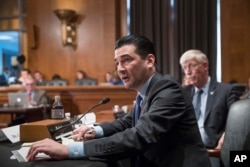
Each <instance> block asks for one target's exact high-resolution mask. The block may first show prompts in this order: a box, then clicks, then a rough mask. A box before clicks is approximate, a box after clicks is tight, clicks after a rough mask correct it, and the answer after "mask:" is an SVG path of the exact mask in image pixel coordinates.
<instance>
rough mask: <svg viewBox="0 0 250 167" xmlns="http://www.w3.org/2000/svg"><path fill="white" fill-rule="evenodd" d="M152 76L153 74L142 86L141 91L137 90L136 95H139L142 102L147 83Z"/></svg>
mask: <svg viewBox="0 0 250 167" xmlns="http://www.w3.org/2000/svg"><path fill="white" fill-rule="evenodd" d="M154 75H155V74H153V75H151V77H149V78H148V80H147V81H146V82H145V83H144V84H143V86H142V88H141V90H139V92H138V93H137V95H140V96H141V97H142V100H144V98H145V96H146V91H147V89H148V86H149V83H150V81H151V79H152V77H153V76H154Z"/></svg>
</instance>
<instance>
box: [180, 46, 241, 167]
mask: <svg viewBox="0 0 250 167" xmlns="http://www.w3.org/2000/svg"><path fill="white" fill-rule="evenodd" d="M180 64H181V67H182V69H183V72H184V74H185V77H186V78H187V79H188V81H189V83H190V84H191V85H188V86H185V87H184V90H185V91H186V92H187V93H188V95H189V96H190V99H193V105H194V107H195V106H196V100H195V99H196V98H197V97H198V92H199V90H202V94H201V98H200V99H201V105H200V107H199V109H198V110H200V114H199V115H198V116H197V121H198V126H199V129H200V133H201V137H202V140H203V143H204V145H205V147H207V148H217V149H220V148H221V145H222V143H223V139H224V131H225V125H226V120H227V115H228V111H229V108H230V106H231V104H232V103H234V102H235V101H237V100H238V99H239V96H238V93H237V90H234V88H233V86H232V85H230V84H224V83H218V82H217V81H216V80H214V79H212V78H211V77H210V76H209V74H208V59H207V57H206V55H205V54H204V53H202V52H201V51H200V50H188V51H186V52H185V53H183V55H182V56H181V58H180ZM211 159H212V161H211V163H212V166H213V167H215V166H219V165H220V162H219V159H218V158H217V159H214V158H211Z"/></svg>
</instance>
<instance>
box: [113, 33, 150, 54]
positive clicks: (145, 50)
mask: <svg viewBox="0 0 250 167" xmlns="http://www.w3.org/2000/svg"><path fill="white" fill-rule="evenodd" d="M130 44H132V45H134V46H135V47H136V49H135V53H137V54H138V55H139V56H140V57H141V58H142V59H145V58H146V57H147V56H148V54H153V55H155V48H154V44H153V43H152V42H151V41H150V40H149V39H148V38H147V37H145V36H142V35H128V36H125V37H123V38H121V39H119V40H117V41H116V43H115V49H118V48H120V47H122V46H124V45H130Z"/></svg>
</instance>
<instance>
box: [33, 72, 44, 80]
mask: <svg viewBox="0 0 250 167" xmlns="http://www.w3.org/2000/svg"><path fill="white" fill-rule="evenodd" d="M34 77H35V79H36V80H40V79H42V75H41V74H40V73H35V74H34Z"/></svg>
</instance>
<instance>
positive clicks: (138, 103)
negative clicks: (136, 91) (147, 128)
mask: <svg viewBox="0 0 250 167" xmlns="http://www.w3.org/2000/svg"><path fill="white" fill-rule="evenodd" d="M141 100H142V97H141V96H140V95H137V97H136V103H135V110H134V116H135V118H134V119H135V124H136V122H137V121H138V119H139V117H140V113H141Z"/></svg>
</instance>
